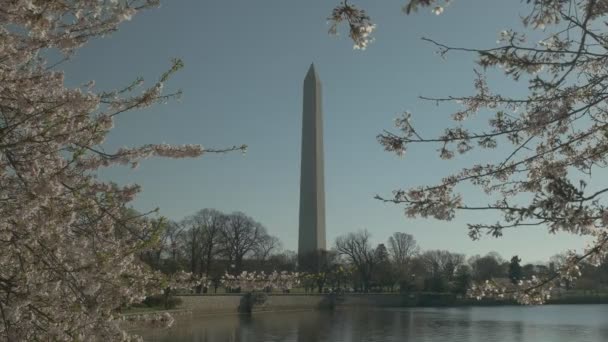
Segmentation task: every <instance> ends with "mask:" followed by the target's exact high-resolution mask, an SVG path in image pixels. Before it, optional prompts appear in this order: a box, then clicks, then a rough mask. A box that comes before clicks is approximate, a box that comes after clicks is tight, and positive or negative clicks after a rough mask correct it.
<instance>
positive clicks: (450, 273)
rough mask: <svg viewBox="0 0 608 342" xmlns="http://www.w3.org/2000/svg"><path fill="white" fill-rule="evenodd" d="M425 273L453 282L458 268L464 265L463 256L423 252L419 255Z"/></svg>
mask: <svg viewBox="0 0 608 342" xmlns="http://www.w3.org/2000/svg"><path fill="white" fill-rule="evenodd" d="M420 258H421V260H422V261H423V262H424V264H425V267H426V269H427V272H429V273H430V274H431V275H432V276H440V277H443V278H445V279H446V280H453V279H454V275H455V274H456V270H457V269H458V266H460V265H462V264H464V260H465V256H464V254H458V253H452V252H450V251H444V250H438V249H437V250H430V251H425V252H424V253H422V254H421V255H420Z"/></svg>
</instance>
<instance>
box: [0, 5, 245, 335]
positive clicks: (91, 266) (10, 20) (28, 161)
mask: <svg viewBox="0 0 608 342" xmlns="http://www.w3.org/2000/svg"><path fill="white" fill-rule="evenodd" d="M157 5H158V1H157V0H120V1H119V0H80V1H71V0H19V1H14V0H0V218H1V219H0V265H2V267H0V340H8V341H16V340H27V341H36V340H54V341H63V340H69V341H98V340H130V339H134V338H135V337H131V336H129V335H128V334H127V333H125V332H124V331H122V330H121V329H120V328H119V326H118V325H117V324H116V316H115V315H116V314H115V309H116V308H118V307H120V306H121V305H124V304H128V303H132V302H138V301H141V300H142V299H144V298H145V296H146V295H147V294H148V293H154V292H160V290H161V289H162V288H164V287H165V286H166V285H167V284H168V282H169V280H167V279H165V278H164V277H163V276H162V275H160V274H159V273H153V272H151V271H149V269H148V268H147V267H146V266H145V265H144V264H143V263H142V262H140V261H139V259H138V257H137V255H138V253H139V252H141V251H142V250H145V249H146V248H148V247H150V246H153V245H154V244H155V243H156V241H157V240H158V237H159V234H160V227H161V225H160V224H157V223H158V222H156V223H155V221H154V220H151V219H148V218H147V217H146V216H145V215H142V216H141V217H132V216H128V215H124V213H125V212H126V210H125V208H127V204H128V203H129V202H130V201H131V200H132V199H133V198H134V196H135V195H136V194H137V193H138V191H139V190H140V188H139V187H138V186H137V185H127V186H119V185H116V184H114V183H109V182H104V181H101V180H99V179H98V178H96V171H97V170H98V169H99V168H102V167H107V166H111V165H131V166H135V165H137V163H138V162H139V161H140V160H142V159H143V158H147V157H151V156H161V157H169V158H182V157H198V156H201V155H203V154H204V153H206V152H222V151H229V150H237V149H244V146H243V147H234V148H230V149H227V150H211V149H205V148H203V147H202V146H199V145H184V146H170V145H165V144H158V145H156V144H150V145H144V146H140V147H133V148H121V149H118V150H117V151H114V152H107V151H104V150H103V149H102V148H101V147H100V145H101V144H102V143H103V142H104V139H105V137H106V136H107V135H108V133H109V132H110V130H111V129H112V127H113V121H114V118H115V117H116V116H117V115H120V114H123V113H125V112H127V111H129V110H132V109H140V108H145V107H147V106H150V105H152V104H154V103H158V102H164V101H166V100H168V99H170V98H172V97H174V96H176V95H178V94H166V93H163V91H162V90H163V85H164V84H165V82H166V81H167V80H168V78H169V77H170V76H171V74H173V73H174V72H175V71H177V70H178V69H180V68H181V67H182V62H181V61H179V60H175V61H173V64H172V65H171V67H170V68H169V70H168V71H167V72H165V73H163V74H162V75H160V77H159V79H158V80H157V81H156V82H154V83H153V84H151V85H150V86H149V87H147V88H142V86H143V85H142V80H136V81H135V82H134V83H133V84H131V85H128V86H126V87H123V88H121V89H117V90H114V91H106V92H98V91H95V88H94V85H93V83H92V82H91V83H89V84H87V85H84V86H81V87H79V88H76V89H68V88H66V87H65V85H64V74H63V72H61V71H60V70H58V67H60V66H61V61H63V60H65V59H68V58H69V57H70V56H71V55H72V54H73V53H74V52H75V51H76V50H77V49H78V48H79V47H81V46H83V45H84V44H85V43H86V42H87V41H88V40H89V39H91V38H94V37H99V36H104V35H107V34H110V33H112V32H113V31H115V30H116V29H117V28H118V25H119V24H120V23H121V22H122V21H125V20H129V19H131V17H132V16H133V15H135V14H136V13H137V12H139V11H141V10H144V9H146V8H150V7H154V6H157ZM54 52H59V53H60V54H61V55H62V56H63V59H61V60H60V61H59V62H58V63H53V62H51V61H49V60H48V56H54V55H56V53H54ZM171 286H173V285H171Z"/></svg>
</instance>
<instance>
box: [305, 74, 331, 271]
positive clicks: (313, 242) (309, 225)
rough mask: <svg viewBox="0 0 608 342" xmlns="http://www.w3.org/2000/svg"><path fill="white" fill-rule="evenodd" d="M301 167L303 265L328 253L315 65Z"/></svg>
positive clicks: (309, 85) (308, 77) (310, 80)
mask: <svg viewBox="0 0 608 342" xmlns="http://www.w3.org/2000/svg"><path fill="white" fill-rule="evenodd" d="M300 168H301V169H300V229H299V240H298V254H299V256H300V261H301V262H302V258H306V259H310V258H314V257H313V255H315V254H317V253H315V252H318V251H320V250H325V181H324V163H323V110H322V105H321V81H320V80H319V75H318V74H317V72H316V71H315V67H314V64H311V65H310V68H309V69H308V73H307V74H306V78H305V79H304V99H303V111H302V159H301V164H300ZM314 259H316V258H314ZM311 261H312V260H311Z"/></svg>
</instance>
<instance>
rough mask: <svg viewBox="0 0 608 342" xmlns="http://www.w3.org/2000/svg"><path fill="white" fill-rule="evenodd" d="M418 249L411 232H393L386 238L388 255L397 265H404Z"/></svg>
mask: <svg viewBox="0 0 608 342" xmlns="http://www.w3.org/2000/svg"><path fill="white" fill-rule="evenodd" d="M419 251H420V247H418V243H416V239H414V236H413V235H411V234H407V233H401V232H395V233H393V235H392V236H390V237H389V238H388V252H389V255H390V256H391V259H392V261H393V263H395V264H396V265H398V266H399V267H405V266H406V265H407V264H408V263H409V261H410V259H411V258H412V257H413V256H415V255H416V254H418V252H419Z"/></svg>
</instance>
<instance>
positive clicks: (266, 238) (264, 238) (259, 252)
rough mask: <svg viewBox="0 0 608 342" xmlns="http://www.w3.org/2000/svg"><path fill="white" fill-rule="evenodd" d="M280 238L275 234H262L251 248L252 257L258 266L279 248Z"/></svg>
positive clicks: (261, 265) (280, 245)
mask: <svg viewBox="0 0 608 342" xmlns="http://www.w3.org/2000/svg"><path fill="white" fill-rule="evenodd" d="M281 248H282V244H281V240H279V238H277V237H276V236H273V235H269V234H263V235H261V236H260V238H259V241H258V243H257V244H256V246H255V248H254V250H253V257H254V259H255V261H256V262H257V263H258V264H259V266H260V267H263V266H264V264H265V263H266V261H267V260H268V258H269V257H270V256H271V255H272V254H274V253H277V252H279V251H280V250H281Z"/></svg>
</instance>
